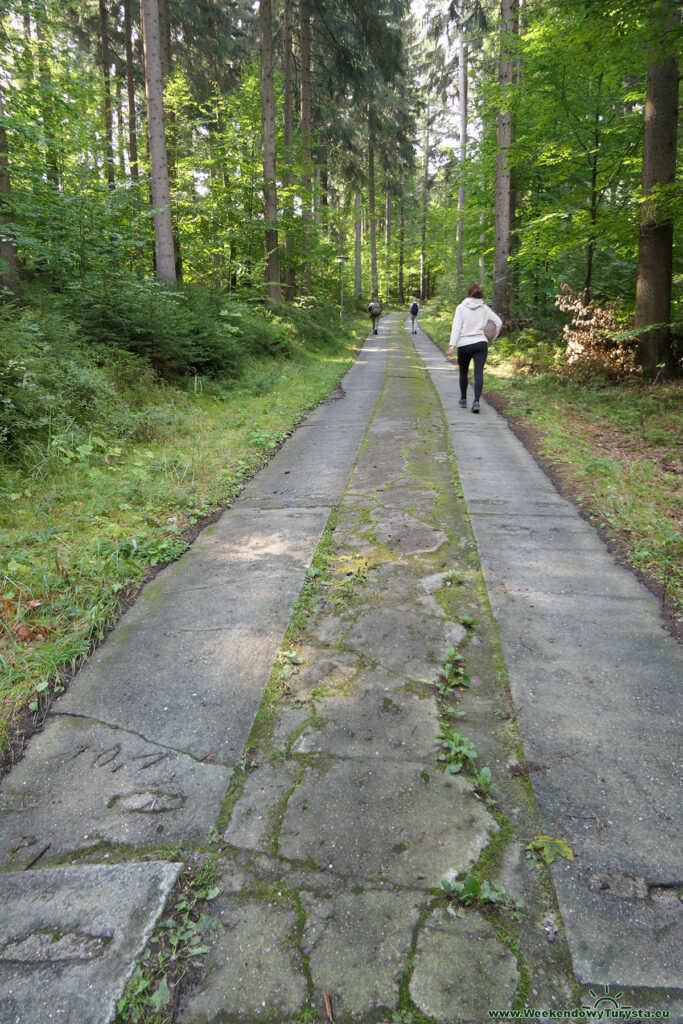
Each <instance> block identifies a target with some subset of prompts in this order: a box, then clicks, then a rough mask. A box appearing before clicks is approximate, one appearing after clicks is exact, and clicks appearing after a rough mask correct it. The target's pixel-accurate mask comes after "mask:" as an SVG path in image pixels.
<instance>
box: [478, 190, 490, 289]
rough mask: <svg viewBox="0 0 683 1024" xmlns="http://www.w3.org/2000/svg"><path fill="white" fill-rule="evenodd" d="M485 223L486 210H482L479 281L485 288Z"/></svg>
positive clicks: (480, 215) (480, 220)
mask: <svg viewBox="0 0 683 1024" xmlns="http://www.w3.org/2000/svg"><path fill="white" fill-rule="evenodd" d="M485 223H486V216H485V214H484V211H483V210H481V211H480V213H479V227H480V228H481V231H480V233H479V283H480V285H481V287H482V288H484V284H485V282H486V257H485V256H484V247H485V246H486V231H485V230H484V225H485ZM491 301H493V300H491Z"/></svg>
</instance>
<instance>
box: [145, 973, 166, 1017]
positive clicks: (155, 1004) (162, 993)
mask: <svg viewBox="0 0 683 1024" xmlns="http://www.w3.org/2000/svg"><path fill="white" fill-rule="evenodd" d="M170 1001H171V993H170V991H169V987H168V985H167V983H166V978H162V979H161V982H160V983H159V985H158V987H157V989H156V991H155V992H154V994H153V995H151V996H150V997H149V999H148V1000H147V1002H148V1004H149V1006H151V1008H152V1009H153V1010H156V1011H157V1012H158V1011H159V1010H161V1009H162V1008H163V1007H164V1006H167V1005H168V1004H169V1003H170Z"/></svg>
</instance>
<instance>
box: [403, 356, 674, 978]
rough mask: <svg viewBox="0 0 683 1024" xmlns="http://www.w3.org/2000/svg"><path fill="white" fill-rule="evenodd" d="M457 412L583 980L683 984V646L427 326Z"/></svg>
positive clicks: (442, 388) (453, 422)
mask: <svg viewBox="0 0 683 1024" xmlns="http://www.w3.org/2000/svg"><path fill="white" fill-rule="evenodd" d="M417 347H418V351H419V352H420V355H421V356H422V358H423V359H424V361H425V364H426V365H427V367H428V369H429V373H430V375H431V377H432V380H433V381H434V384H435V387H436V389H437V391H438V393H439V397H440V399H441V401H442V403H443V406H444V409H445V410H447V418H448V424H449V432H450V437H451V442H452V444H453V448H454V451H455V456H456V460H457V463H458V472H459V476H460V481H461V484H462V489H463V494H464V497H465V501H466V503H467V509H468V512H469V514H470V518H471V522H472V527H473V529H474V534H475V536H476V539H477V547H478V550H479V557H480V560H481V566H482V569H483V573H484V577H485V579H486V585H487V589H488V594H489V599H490V601H491V607H492V610H493V614H494V616H495V619H496V622H497V623H498V628H499V631H500V639H501V644H502V649H503V654H504V657H505V664H506V669H507V673H508V678H509V680H510V685H511V688H512V697H513V701H514V705H515V710H516V714H517V716H518V722H519V727H520V732H521V735H522V739H523V741H524V750H525V756H526V758H527V760H529V761H532V762H534V763H536V764H539V765H542V766H543V767H542V768H541V770H539V771H538V772H535V773H534V774H533V775H532V776H531V779H532V783H533V788H534V793H535V795H536V798H537V800H538V804H539V808H540V811H541V816H542V821H543V827H544V830H545V831H546V832H550V833H552V834H554V835H561V836H562V837H563V838H565V839H566V840H567V841H568V842H569V843H570V844H571V846H572V847H573V850H574V854H575V857H576V859H575V860H574V861H573V862H568V861H564V860H560V861H559V862H558V863H556V864H555V865H554V867H553V882H554V885H555V888H556V891H557V894H558V898H559V902H560V909H561V911H562V914H563V918H564V923H565V927H566V929H567V938H568V941H569V946H570V949H571V953H572V958H573V962H574V969H575V971H576V975H577V977H578V978H579V979H580V980H581V981H586V982H593V983H609V984H613V985H622V986H624V985H625V986H650V987H653V988H656V987H659V986H662V987H674V988H675V987H676V986H677V985H680V984H681V950H683V908H682V906H681V900H680V895H681V886H682V885H683V865H682V864H681V849H682V848H683V845H682V844H683V828H682V825H683V819H682V817H681V796H682V795H683V793H682V786H681V784H682V782H683V771H682V769H683V760H682V757H681V725H682V724H683V715H682V714H681V711H682V702H681V684H682V683H683V657H682V653H683V652H682V650H681V647H680V646H679V645H678V644H677V643H676V641H675V640H674V639H672V637H671V636H670V635H669V634H668V633H667V632H666V630H665V629H664V628H663V625H662V622H661V618H660V614H659V608H658V606H657V604H656V602H655V600H654V599H653V598H652V596H651V595H650V594H649V592H648V591H646V590H645V589H644V588H643V587H642V586H641V585H640V584H639V582H638V581H637V579H636V578H635V577H634V576H633V574H632V573H630V572H628V570H626V569H624V568H622V567H621V566H619V565H618V564H616V563H615V561H614V559H613V558H612V556H611V555H610V554H609V552H608V551H607V550H606V548H605V546H604V544H603V543H602V542H601V540H600V538H599V536H598V535H597V533H596V531H595V530H594V529H593V528H592V527H591V526H590V525H589V524H588V523H586V522H585V521H584V520H583V519H582V518H581V516H580V515H579V513H578V512H577V510H576V508H575V507H574V506H573V505H572V504H570V503H569V502H568V501H566V500H565V499H564V498H562V497H561V496H560V495H559V494H558V492H557V491H556V490H555V487H554V486H553V484H552V483H551V481H550V480H549V478H548V477H547V476H546V475H545V473H544V472H543V471H542V470H541V469H540V468H539V467H538V465H537V464H536V462H535V461H534V460H533V458H532V457H531V455H530V454H529V453H528V452H527V451H526V449H525V448H524V447H523V446H522V445H521V444H520V442H519V441H518V439H517V438H516V437H515V435H514V434H513V433H512V431H511V430H510V428H509V426H508V425H507V422H506V420H505V419H504V418H503V417H502V416H500V415H498V414H497V413H496V412H495V410H493V409H492V408H491V407H490V406H487V405H485V404H484V405H483V406H482V410H483V411H482V414H481V415H480V416H479V417H476V416H472V415H471V414H469V411H468V410H462V409H460V408H459V407H458V405H457V399H458V397H459V389H458V383H457V375H456V374H454V373H453V372H452V370H451V367H450V366H449V365H448V363H447V362H446V360H445V358H444V357H443V356H442V354H441V353H440V352H439V351H438V350H437V349H436V348H435V347H434V346H433V345H432V343H431V342H430V341H429V340H428V339H427V338H425V337H424V336H421V337H420V338H418V341H417Z"/></svg>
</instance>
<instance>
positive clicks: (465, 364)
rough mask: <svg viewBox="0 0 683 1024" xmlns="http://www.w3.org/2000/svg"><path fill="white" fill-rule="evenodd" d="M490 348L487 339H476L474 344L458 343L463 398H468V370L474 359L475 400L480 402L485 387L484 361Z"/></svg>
mask: <svg viewBox="0 0 683 1024" xmlns="http://www.w3.org/2000/svg"><path fill="white" fill-rule="evenodd" d="M488 350H489V345H488V342H487V341H475V343H474V345H458V366H459V367H460V397H461V398H467V372H468V370H469V368H470V362H471V360H472V359H474V401H475V402H478V401H479V399H480V398H481V392H482V390H483V387H484V363H485V362H486V354H487V352H488Z"/></svg>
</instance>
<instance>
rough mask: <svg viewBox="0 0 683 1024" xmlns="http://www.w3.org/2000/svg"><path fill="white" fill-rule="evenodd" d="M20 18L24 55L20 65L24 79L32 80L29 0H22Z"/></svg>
mask: <svg viewBox="0 0 683 1024" xmlns="http://www.w3.org/2000/svg"><path fill="white" fill-rule="evenodd" d="M22 20H23V23H24V55H23V59H22V66H23V68H24V74H25V75H26V81H27V82H32V81H33V50H32V47H31V13H30V8H29V0H23V3H22Z"/></svg>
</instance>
